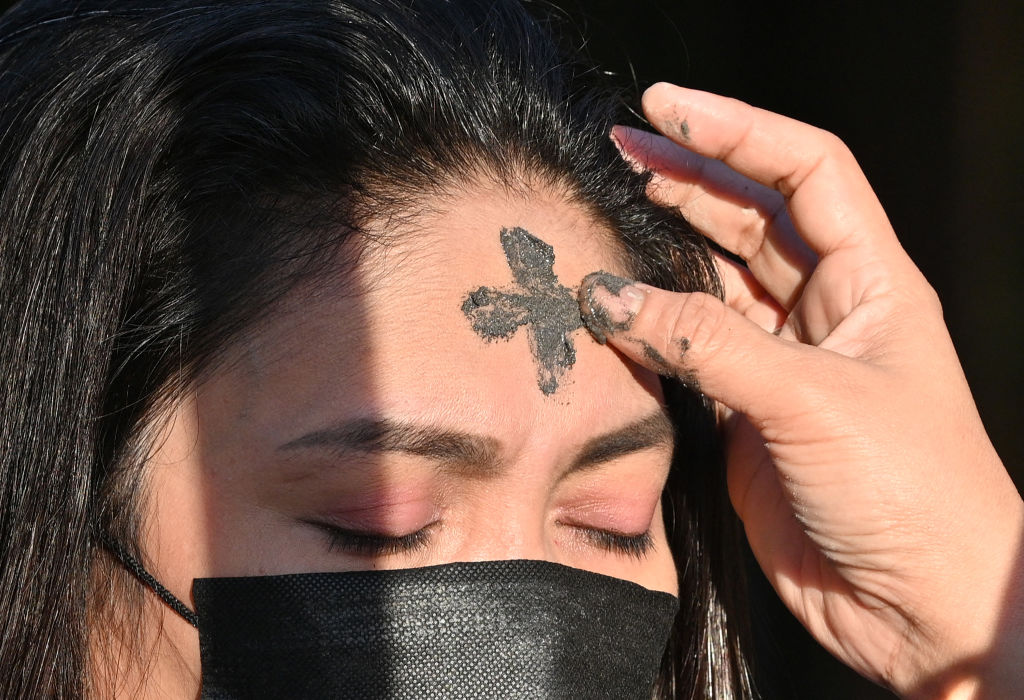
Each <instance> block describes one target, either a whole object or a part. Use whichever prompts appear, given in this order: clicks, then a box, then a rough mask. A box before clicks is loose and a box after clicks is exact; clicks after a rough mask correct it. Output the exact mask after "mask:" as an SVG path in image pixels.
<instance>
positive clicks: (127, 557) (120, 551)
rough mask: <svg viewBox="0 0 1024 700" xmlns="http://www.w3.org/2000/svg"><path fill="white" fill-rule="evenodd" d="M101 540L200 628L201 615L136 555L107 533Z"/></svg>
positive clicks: (142, 580)
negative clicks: (161, 582)
mask: <svg viewBox="0 0 1024 700" xmlns="http://www.w3.org/2000/svg"><path fill="white" fill-rule="evenodd" d="M100 541H101V542H103V546H104V547H106V548H107V551H109V552H110V553H111V554H113V555H114V556H115V557H117V559H118V561H120V562H121V564H122V565H123V566H124V568H126V569H128V571H130V572H131V573H132V574H133V575H134V576H135V578H137V579H139V581H141V582H142V583H144V584H145V585H146V586H148V587H149V589H150V590H152V591H153V592H154V593H156V594H157V595H158V596H160V600H162V601H164V603H166V604H167V607H169V608H170V609H171V610H173V611H174V612H176V613H178V614H179V615H181V617H183V618H184V619H185V621H186V622H187V623H188V624H190V625H192V626H193V627H195V628H196V629H199V616H198V615H196V614H195V613H194V612H193V611H192V610H191V609H190V608H189V607H188V606H187V605H185V604H184V603H182V602H181V600H179V599H178V598H177V597H175V595H174V594H173V593H171V592H170V591H169V590H167V589H166V588H164V587H163V585H161V584H160V582H159V581H157V580H156V579H155V578H153V575H152V574H151V573H149V572H148V571H146V569H145V567H144V566H142V564H141V563H139V561H138V560H137V559H136V558H135V557H133V556H132V555H131V554H129V553H128V552H126V551H125V550H124V548H123V547H122V546H121V545H120V544H118V543H117V542H116V541H115V540H114V539H113V538H112V537H110V536H109V535H107V534H105V533H104V534H103V535H101V536H100Z"/></svg>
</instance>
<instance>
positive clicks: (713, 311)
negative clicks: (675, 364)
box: [663, 292, 726, 357]
mask: <svg viewBox="0 0 1024 700" xmlns="http://www.w3.org/2000/svg"><path fill="white" fill-rule="evenodd" d="M725 325H726V307H725V305H724V304H722V302H721V301H719V300H718V299H717V298H716V297H714V296H712V295H711V294H707V293H704V292H693V293H691V294H688V295H686V297H685V299H683V301H682V303H681V304H679V305H678V306H676V308H675V309H674V313H673V316H672V318H670V319H669V322H668V323H666V324H665V328H666V329H667V334H666V337H665V338H664V339H663V340H664V343H665V347H667V348H675V349H678V352H677V353H676V354H677V356H679V357H682V356H683V355H685V354H686V353H687V352H689V351H690V350H691V349H693V350H695V351H697V352H699V353H700V354H702V355H704V354H708V353H714V352H715V350H716V348H717V347H718V346H720V345H721V344H722V342H723V340H724V338H723V329H724V327H725Z"/></svg>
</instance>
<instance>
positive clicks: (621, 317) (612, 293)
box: [578, 271, 647, 345]
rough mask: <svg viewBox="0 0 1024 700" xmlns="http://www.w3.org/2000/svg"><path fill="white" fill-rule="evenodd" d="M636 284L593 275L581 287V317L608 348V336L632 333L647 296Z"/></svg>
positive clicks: (617, 278) (611, 275) (588, 328)
mask: <svg viewBox="0 0 1024 700" xmlns="http://www.w3.org/2000/svg"><path fill="white" fill-rule="evenodd" d="M636 284H637V283H636V282H634V281H633V280H629V279H625V278H623V277H618V276H617V275H613V274H611V273H610V272H604V271H598V272H591V273H590V274H589V275H587V276H586V277H584V278H583V281H582V282H581V283H580V291H579V294H578V297H579V304H580V317H581V318H582V319H583V324H584V325H585V326H586V327H587V330H589V331H590V332H591V333H592V334H593V335H594V338H595V339H596V340H597V342H599V343H601V344H602V345H604V344H605V343H606V342H607V340H608V336H609V335H612V334H614V333H618V332H620V331H625V330H629V328H630V326H632V325H633V319H634V318H635V317H636V314H637V312H638V311H640V307H641V306H643V304H644V299H646V298H647V297H646V295H645V294H644V293H643V292H642V291H641V290H640V289H639V288H638V287H637V286H636Z"/></svg>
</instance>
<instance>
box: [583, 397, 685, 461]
mask: <svg viewBox="0 0 1024 700" xmlns="http://www.w3.org/2000/svg"><path fill="white" fill-rule="evenodd" d="M675 434H676V430H675V426H674V425H673V424H672V421H671V420H670V419H669V417H668V415H667V414H666V413H665V411H664V410H662V409H659V410H657V411H655V412H654V413H652V414H651V415H649V416H646V417H644V418H641V419H640V420H638V421H634V422H633V423H630V424H628V425H624V426H623V427H621V428H618V429H616V430H614V431H612V432H610V433H606V434H604V435H598V436H597V437H595V438H592V439H590V440H588V441H587V442H586V444H584V445H583V449H582V450H580V453H579V454H578V455H577V456H576V459H574V460H573V463H572V466H571V467H570V468H569V473H572V472H574V471H579V470H580V469H586V468H588V467H593V466H597V465H599V464H603V463H605V462H610V461H611V460H613V459H616V458H617V457H622V456H625V455H628V454H632V453H634V452H640V451H642V450H647V449H650V448H653V447H661V446H665V447H669V448H671V447H673V446H674V444H675Z"/></svg>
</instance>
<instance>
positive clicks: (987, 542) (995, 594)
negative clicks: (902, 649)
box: [891, 493, 1024, 700]
mask: <svg viewBox="0 0 1024 700" xmlns="http://www.w3.org/2000/svg"><path fill="white" fill-rule="evenodd" d="M1014 496H1015V502H1014V503H1013V504H1012V506H1010V505H1009V504H1004V505H1006V506H1008V507H1007V508H1006V509H1005V510H1002V513H1003V514H1004V515H1005V516H1007V517H1006V518H1005V519H1003V522H1002V523H1001V524H1002V525H1003V527H1001V528H997V529H994V530H987V532H988V533H989V534H988V536H987V537H985V536H979V535H978V533H979V532H986V530H983V529H974V528H970V531H971V532H972V533H974V535H975V537H976V538H977V539H978V540H981V542H980V544H981V545H983V546H981V547H979V548H978V550H977V555H976V556H975V557H970V556H965V557H964V560H963V561H961V562H960V563H959V566H957V567H955V568H951V573H950V575H949V576H948V577H947V580H948V581H949V582H951V583H953V582H955V583H954V586H955V590H950V591H949V593H950V595H949V597H947V598H946V601H945V602H946V605H944V606H942V610H941V612H942V613H944V614H936V615H934V616H932V617H931V619H932V620H943V622H942V623H939V624H931V625H928V629H929V632H924V629H925V628H924V625H922V626H921V627H920V628H919V630H918V631H919V632H921V633H922V634H921V635H920V636H919V637H918V641H919V642H921V641H923V640H924V639H928V640H930V643H922V644H917V645H910V646H911V647H913V648H914V649H915V650H916V651H917V653H916V654H910V655H909V656H911V657H913V658H914V659H915V660H916V663H911V664H909V666H910V669H907V668H906V667H905V668H904V673H903V674H902V678H903V679H905V680H908V681H909V682H904V683H902V684H899V685H900V686H902V687H895V685H896V684H894V687H895V689H896V690H897V692H898V693H899V695H900V696H901V697H905V698H908V700H918V699H920V700H996V699H1000V700H1001V699H1002V698H1009V697H1016V696H1018V695H1019V694H1020V692H1021V688H1022V687H1024V504H1022V503H1021V500H1020V496H1018V495H1016V493H1015V494H1014ZM1010 513H1013V517H1009V516H1010ZM997 532H1004V533H1006V536H1005V537H1004V538H999V537H997V536H995V534H996V533H997ZM955 571H960V572H971V573H970V575H968V576H963V575H962V573H961V574H960V575H956V574H953V573H952V572H955ZM908 651H909V649H908ZM891 680H896V679H895V678H893V679H891Z"/></svg>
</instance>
